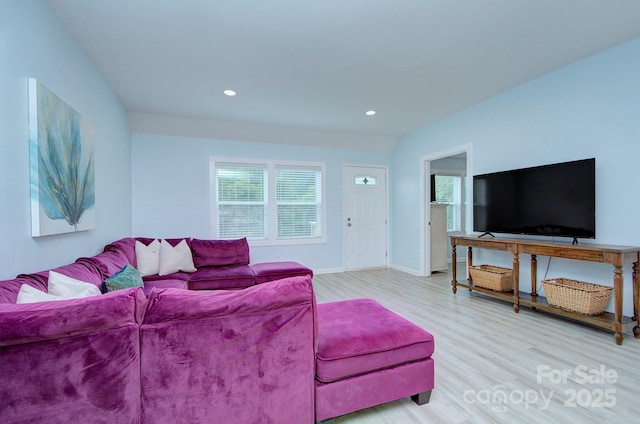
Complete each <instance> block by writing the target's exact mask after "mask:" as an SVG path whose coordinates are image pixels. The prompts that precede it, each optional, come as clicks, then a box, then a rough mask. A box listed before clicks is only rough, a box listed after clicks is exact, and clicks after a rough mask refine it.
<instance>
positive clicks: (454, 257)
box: [451, 242, 458, 294]
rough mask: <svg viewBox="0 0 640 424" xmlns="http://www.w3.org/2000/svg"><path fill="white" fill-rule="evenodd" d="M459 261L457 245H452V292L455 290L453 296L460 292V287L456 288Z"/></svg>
mask: <svg viewBox="0 0 640 424" xmlns="http://www.w3.org/2000/svg"><path fill="white" fill-rule="evenodd" d="M457 261H458V258H457V255H456V245H455V243H453V242H452V243H451V290H453V294H456V292H457V291H458V287H457V286H456V282H457V281H458V273H457V270H456V268H457V267H456V263H457Z"/></svg>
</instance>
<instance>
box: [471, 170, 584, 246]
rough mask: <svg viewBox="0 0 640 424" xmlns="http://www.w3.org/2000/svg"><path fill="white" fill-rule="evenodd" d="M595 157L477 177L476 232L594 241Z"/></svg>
mask: <svg viewBox="0 0 640 424" xmlns="http://www.w3.org/2000/svg"><path fill="white" fill-rule="evenodd" d="M595 165H596V160H595V158H591V159H583V160H577V161H571V162H563V163H556V164H551V165H543V166H536V167H532V168H522V169H514V170H510V171H503V172H494V173H490V174H482V175H474V177H473V230H474V231H477V232H482V233H489V234H491V233H507V234H527V235H540V236H558V237H572V238H573V239H574V242H575V241H577V239H578V238H595V236H596V187H595V186H596V166H595Z"/></svg>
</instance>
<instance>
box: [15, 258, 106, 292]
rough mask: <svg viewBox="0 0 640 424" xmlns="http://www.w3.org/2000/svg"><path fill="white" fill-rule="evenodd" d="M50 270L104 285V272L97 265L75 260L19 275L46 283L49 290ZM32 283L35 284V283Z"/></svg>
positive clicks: (99, 285) (97, 284) (99, 286)
mask: <svg viewBox="0 0 640 424" xmlns="http://www.w3.org/2000/svg"><path fill="white" fill-rule="evenodd" d="M50 271H54V272H57V273H59V274H63V275H66V276H68V277H71V278H74V279H76V280H80V281H84V282H87V283H91V284H93V285H95V286H96V287H97V288H98V289H100V288H101V287H102V279H103V278H102V273H101V272H100V270H99V269H98V267H97V266H95V264H93V263H89V262H74V263H71V264H68V265H63V266H60V267H58V268H53V269H51V270H46V271H40V272H36V273H33V274H20V275H19V276H18V277H20V278H27V279H31V280H33V281H34V282H37V285H39V284H44V285H45V287H47V289H46V291H47V292H48V291H49V289H48V286H49V272H50ZM31 285H32V286H33V284H31ZM34 287H35V286H34ZM36 288H38V287H36Z"/></svg>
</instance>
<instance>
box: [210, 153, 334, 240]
mask: <svg viewBox="0 0 640 424" xmlns="http://www.w3.org/2000/svg"><path fill="white" fill-rule="evenodd" d="M217 165H236V166H264V167H265V168H266V170H267V186H266V192H267V203H266V206H267V213H266V215H267V223H266V226H267V235H266V238H264V239H255V238H248V237H247V241H248V242H249V244H250V245H251V246H285V245H296V244H319V243H326V242H327V225H326V222H327V204H326V198H327V196H326V186H327V184H326V166H325V163H324V162H306V161H288V160H261V159H251V158H232V157H213V156H212V157H210V158H209V198H210V205H211V211H210V219H211V230H210V233H211V237H212V238H213V239H218V238H219V235H218V204H217V199H216V193H217V179H216V166H217ZM278 168H280V169H282V168H300V169H315V170H318V171H320V184H321V187H320V191H321V193H320V199H321V200H320V202H321V203H320V214H321V217H320V218H321V219H320V223H319V224H320V225H319V226H318V227H319V228H320V230H321V234H320V235H318V236H314V237H291V238H279V237H278V235H277V232H278V227H277V225H278V210H277V208H278V203H277V199H276V169H278Z"/></svg>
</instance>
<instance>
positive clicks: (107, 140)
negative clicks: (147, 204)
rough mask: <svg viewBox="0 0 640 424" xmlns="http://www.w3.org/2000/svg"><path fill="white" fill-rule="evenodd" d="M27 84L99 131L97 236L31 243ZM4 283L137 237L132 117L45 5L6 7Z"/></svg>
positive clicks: (2, 45) (2, 9) (7, 0)
mask: <svg viewBox="0 0 640 424" xmlns="http://www.w3.org/2000/svg"><path fill="white" fill-rule="evenodd" d="M29 77H33V78H37V79H38V80H40V81H41V82H42V83H44V84H45V85H46V86H47V87H48V88H49V89H50V90H52V91H53V92H54V93H55V94H56V95H58V96H59V97H60V98H62V99H63V100H64V101H66V102H67V103H68V104H69V105H71V106H72V107H73V108H74V109H76V110H77V111H78V112H79V113H80V114H81V115H83V116H84V117H85V118H87V119H88V120H89V121H90V122H91V123H92V125H93V131H94V135H95V139H94V142H95V172H96V229H95V230H92V231H83V232H78V233H71V234H64V235H54V236H47V237H39V238H32V237H31V221H30V197H29V142H28V140H29V132H28V98H27V96H28V90H27V80H28V78H29ZM0 99H2V101H0V129H1V130H0V172H1V173H2V178H1V179H0V202H1V203H0V233H1V234H2V243H0V279H9V278H13V277H14V276H15V275H16V274H18V273H24V272H35V271H40V270H42V269H48V268H51V267H54V266H58V265H64V264H66V263H69V262H71V261H73V260H75V259H76V258H77V257H79V256H86V255H91V254H95V253H98V252H99V251H101V248H102V247H103V246H104V245H105V244H106V243H108V242H109V241H112V240H115V239H117V238H120V237H124V236H127V235H129V234H130V232H131V171H130V169H131V156H130V146H131V135H130V134H131V132H130V129H129V121H128V117H127V115H126V113H125V111H124V109H123V108H122V106H121V105H120V103H119V102H118V100H117V99H116V97H115V96H114V95H113V93H112V92H111V90H110V89H109V87H108V86H107V85H106V84H105V82H104V80H103V78H102V77H101V75H100V74H99V73H98V72H97V71H96V69H95V68H94V67H93V66H92V64H91V63H90V62H89V60H87V58H86V56H85V55H84V54H83V53H82V52H81V51H80V49H79V48H78V46H77V45H76V43H75V42H74V41H73V40H72V39H71V38H70V36H69V35H68V33H67V32H66V30H65V29H64V28H63V27H62V26H61V25H60V23H59V22H58V20H57V19H56V17H55V16H54V15H53V13H52V12H51V10H50V9H49V7H48V6H47V5H46V3H45V2H43V1H39V0H29V1H24V0H3V1H1V2H0Z"/></svg>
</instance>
